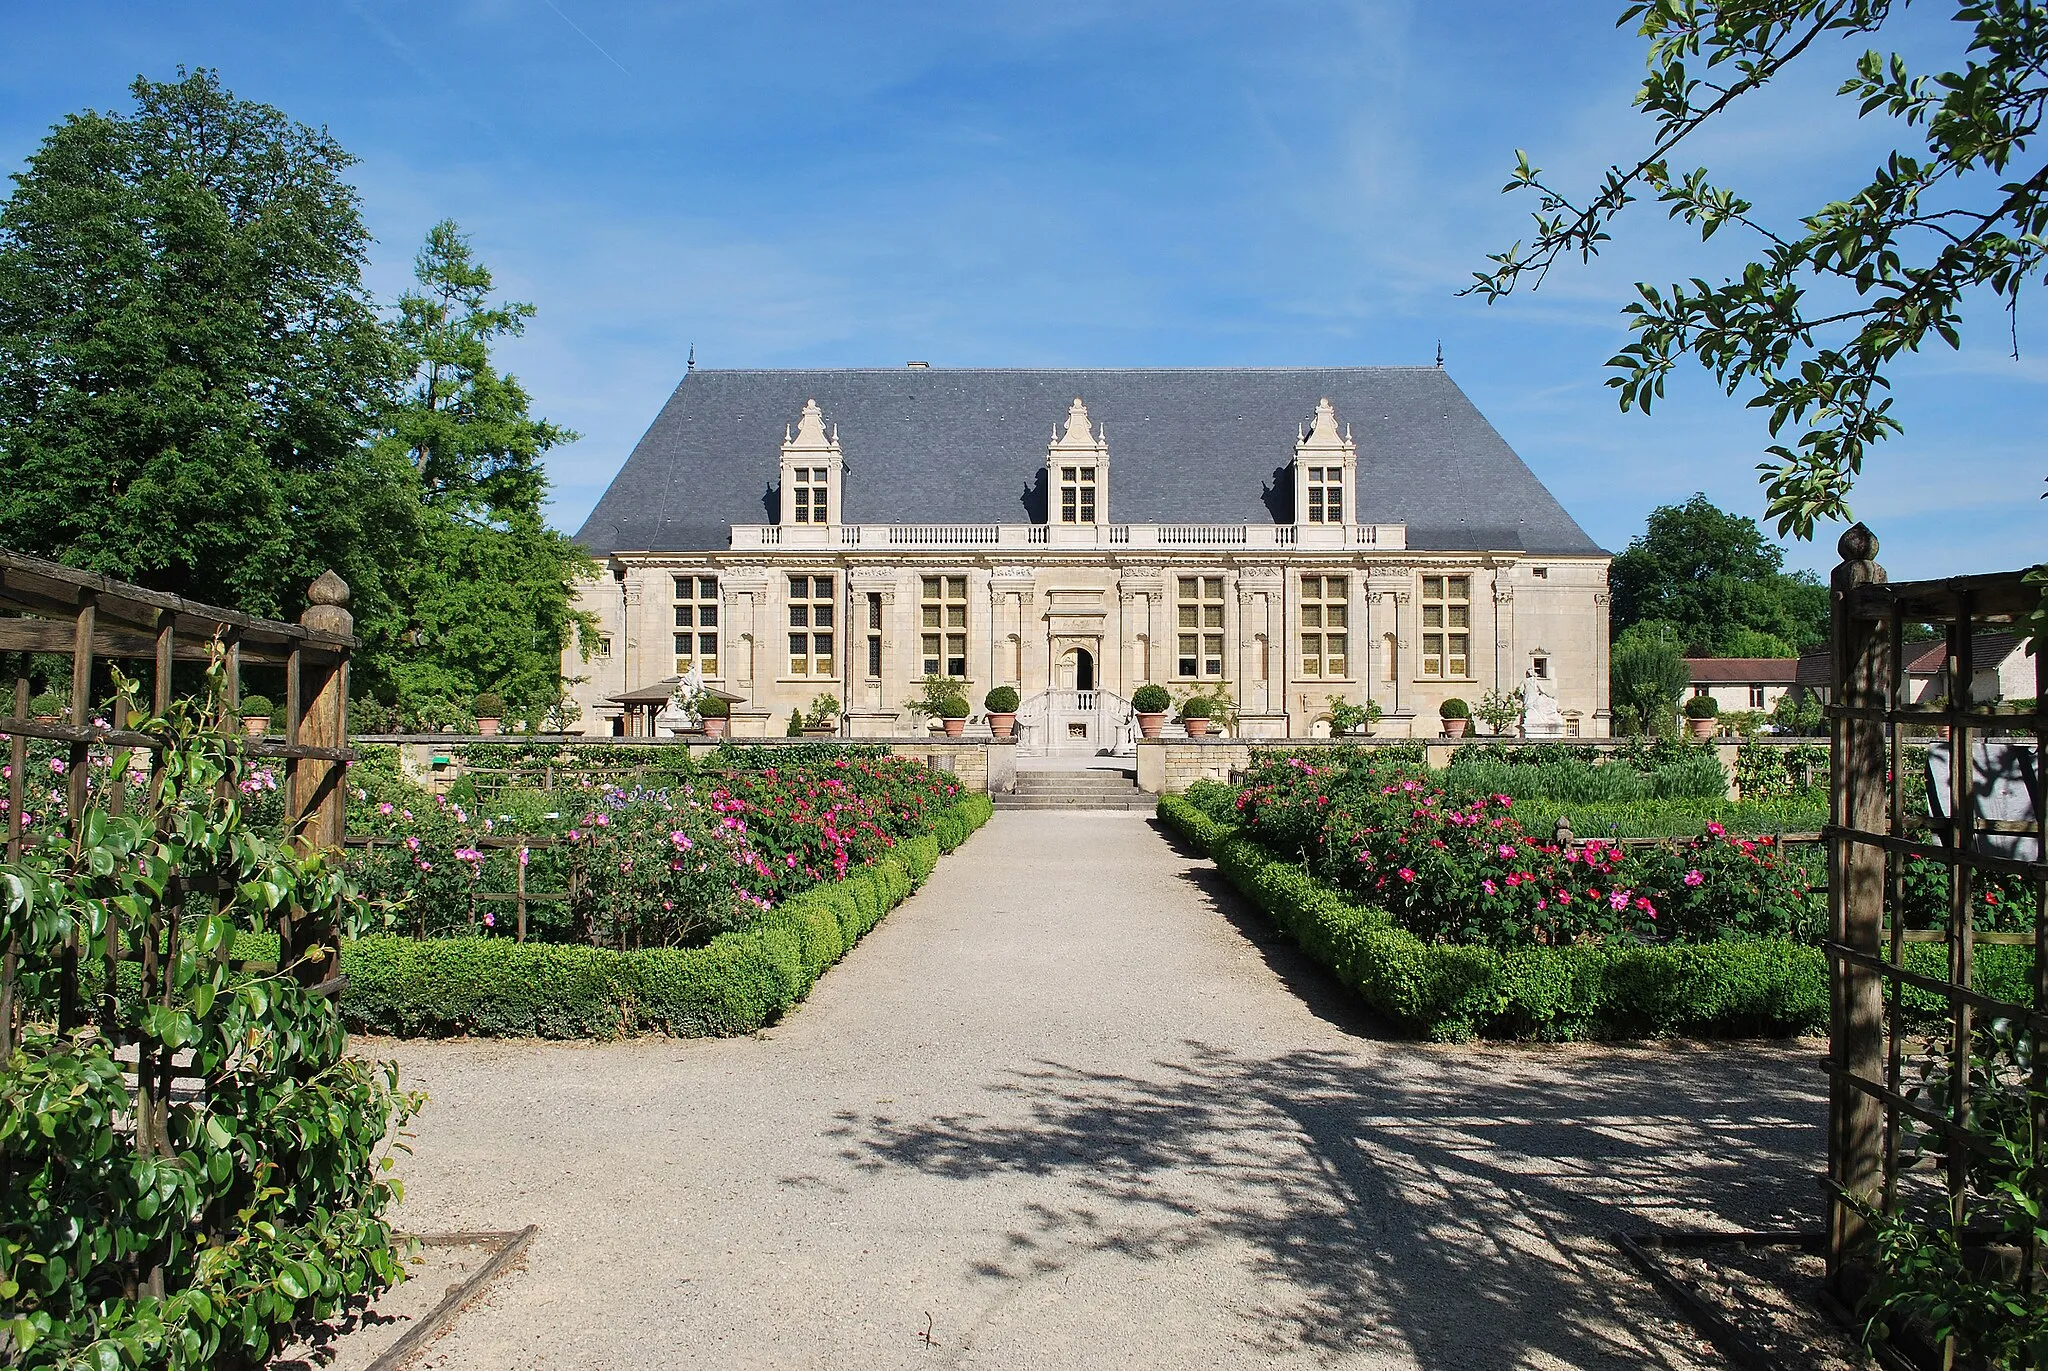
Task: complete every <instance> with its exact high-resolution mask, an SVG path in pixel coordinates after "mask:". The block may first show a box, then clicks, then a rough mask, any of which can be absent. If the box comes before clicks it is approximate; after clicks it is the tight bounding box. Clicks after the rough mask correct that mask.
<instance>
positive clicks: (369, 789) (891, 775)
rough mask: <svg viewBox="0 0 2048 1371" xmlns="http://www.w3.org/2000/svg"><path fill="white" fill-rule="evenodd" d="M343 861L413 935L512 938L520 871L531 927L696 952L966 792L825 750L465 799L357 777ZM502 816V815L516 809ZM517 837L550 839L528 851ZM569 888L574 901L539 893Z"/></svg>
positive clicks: (861, 863) (928, 824) (922, 768)
mask: <svg viewBox="0 0 2048 1371" xmlns="http://www.w3.org/2000/svg"><path fill="white" fill-rule="evenodd" d="M361 779H362V780H363V781H364V782H365V784H363V785H361V786H359V787H358V789H357V791H356V794H355V797H354V798H355V803H354V805H353V806H352V811H351V814H350V820H349V830H350V834H351V836H352V837H358V838H366V839H368V840H369V843H370V845H368V846H363V847H358V848H356V849H354V850H353V851H352V853H351V857H350V865H351V868H352V870H353V871H354V872H355V873H356V875H357V877H358V879H359V880H361V881H362V883H363V884H364V886H365V887H366V888H367V889H369V890H370V891H372V892H373V893H375V894H376V895H378V896H380V897H382V898H384V899H387V900H389V901H391V902H392V903H394V904H396V905H399V906H401V907H402V913H401V915H400V919H399V925H400V926H401V927H404V928H408V929H409V930H410V931H411V932H412V933H413V934H414V936H416V937H433V936H441V935H445V934H449V933H456V932H463V933H472V932H473V933H480V934H487V935H488V934H494V933H496V934H504V933H509V932H510V931H511V929H510V928H509V927H508V926H507V922H508V915H509V907H508V905H507V904H506V903H505V902H504V901H503V900H490V901H486V900H483V899H480V898H479V897H480V896H482V895H486V894H491V895H502V894H503V893H505V892H508V891H512V890H513V889H515V888H516V884H517V881H518V875H519V872H518V866H519V865H520V864H522V863H523V864H524V865H525V867H526V872H525V876H526V881H525V884H526V889H527V890H528V891H529V893H530V895H531V896H532V897H533V898H532V899H531V900H530V903H529V915H528V935H529V936H530V937H533V938H537V939H540V940H545V941H557V942H565V941H576V942H588V943H592V944H595V945H600V946H609V947H616V948H620V949H632V948H645V947H681V946H695V945H699V944H701V943H703V942H706V941H708V940H709V939H710V938H712V937H714V936H716V935H717V934H719V933H721V932H724V931H727V930H729V929H732V928H736V927H739V926H741V925H743V924H745V923H747V922H748V921H749V920H751V919H753V918H755V917H757V916H758V915H759V914H761V913H762V912H764V911H766V910H769V909H772V908H774V907H775V906H776V905H778V904H779V903H781V902H782V901H784V900H786V899H788V898H790V897H791V896H793V895H795V894H797V893H799V892H801V891H804V890H808V889H809V888H811V887H812V886H815V885H818V884H819V883H821V882H827V881H836V880H844V879H845V878H846V876H847V873H848V872H849V871H850V870H853V869H856V868H859V867H865V866H871V865H873V864H874V863H876V862H877V861H879V860H880V859H881V858H882V857H883V855H884V854H886V853H887V852H888V851H889V850H890V849H891V848H893V847H894V846H895V845H896V844H897V843H898V842H900V841H901V840H903V839H905V838H910V837H915V836H917V835H919V834H923V833H926V832H929V831H931V828H932V826H933V824H934V823H935V822H937V819H938V817H939V815H940V814H941V812H943V811H944V810H946V809H947V808H949V807H950V806H951V805H952V804H953V803H954V802H955V801H956V800H957V799H958V798H959V795H960V786H959V784H958V782H956V781H954V780H952V779H951V778H950V777H947V776H944V775H942V774H941V773H939V772H936V771H934V770H932V769H931V768H930V767H928V766H926V765H925V764H924V763H922V762H917V761H912V760H909V759H906V758H898V757H887V756H871V755H861V754H845V755H836V756H831V755H826V756H820V757H818V758H817V759H815V760H805V761H799V762H797V763H796V764H794V765H788V766H765V767H761V768H758V769H747V768H737V769H731V770H712V769H707V770H705V771H702V772H697V773H692V774H688V775H685V774H682V773H675V774H673V776H672V777H671V778H665V783H662V784H657V785H651V786H649V785H634V786H631V787H628V786H624V785H616V784H601V783H597V782H594V781H592V780H590V779H589V778H588V777H585V778H583V779H582V780H580V781H579V782H578V783H577V784H576V785H574V786H572V787H568V788H564V789H561V790H556V791H551V792H547V793H546V794H545V795H540V794H536V793H531V792H527V793H511V794H503V793H501V794H499V795H494V796H492V797H490V799H489V800H488V801H479V800H476V799H474V798H473V797H472V798H470V799H469V800H468V801H467V802H465V801H464V800H460V799H451V798H449V797H448V796H446V795H440V796H436V795H431V794H428V793H427V792H425V791H424V790H421V789H419V788H418V787H415V786H412V785H411V784H410V783H409V782H405V781H404V780H403V779H402V778H401V777H398V776H397V775H396V774H395V772H390V771H385V772H374V773H364V774H362V776H361ZM508 811H509V812H508ZM518 838H534V839H540V840H542V842H543V845H539V846H527V847H520V846H516V845H513V840H515V839H518ZM561 894H566V896H567V898H566V899H548V898H543V897H544V896H548V895H561Z"/></svg>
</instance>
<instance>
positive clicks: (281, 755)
mask: <svg viewBox="0 0 2048 1371" xmlns="http://www.w3.org/2000/svg"><path fill="white" fill-rule="evenodd" d="M309 598H310V600H311V601H312V603H311V606H310V607H309V608H308V609H307V610H306V612H305V613H304V614H303V615H302V616H300V621H299V622H298V623H296V624H287V623H279V622H276V621H274V620H268V619H258V618H253V617H251V616H249V615H246V614H240V613H237V612H236V611H234V610H230V609H221V608H218V607H216V606H212V605H204V604H197V603H194V602H193V601H190V600H186V599H184V598H182V597H180V596H177V595H169V594H165V593H163V592H161V591H153V590H145V589H143V588H142V587H140V586H133V585H128V584H125V583H123V582H120V581H114V580H110V579H108V578H106V577H104V576H96V575H93V574H91V573H89V572H81V571H77V570H74V569H72V568H70V567H66V566H62V565H59V564H58V563H55V562H49V561H44V560H43V559H41V558H38V557H28V556H23V555H21V554H19V553H15V552H9V551H6V550H5V549H0V651H14V652H35V653H55V654H60V655H63V656H68V657H69V658H70V659H71V690H70V698H69V700H68V702H67V714H66V717H63V718H59V719H37V718H34V717H32V716H31V714H30V711H29V701H30V683H29V681H28V680H27V679H26V677H25V676H24V677H23V678H21V679H17V680H16V681H15V683H14V716H13V717H12V718H11V719H5V720H0V732H4V733H5V734H6V735H7V737H8V761H9V763H10V766H9V768H8V781H7V798H8V807H7V829H6V832H7V859H8V861H10V862H15V861H19V860H20V858H21V854H22V848H23V844H24V842H25V836H24V831H23V825H22V812H23V803H24V801H25V799H26V798H27V776H26V769H27V768H26V763H27V760H28V740H29V739H31V738H40V739H44V740H46V741H49V742H54V743H58V744H61V745H63V746H64V747H65V749H66V757H67V764H66V767H65V783H66V786H67V788H68V796H67V798H68V804H67V812H68V814H69V817H70V822H71V824H72V825H73V832H74V838H75V837H76V831H77V826H78V825H81V824H82V823H83V822H84V821H85V815H86V812H87V807H88V800H89V796H88V790H87V785H88V779H89V777H90V774H91V768H90V761H91V756H92V753H93V751H94V750H95V749H140V750H142V751H145V752H147V753H149V754H151V755H152V756H157V755H160V752H161V748H162V743H161V742H160V740H158V739H157V738H155V737H154V736H152V735H150V734H147V733H141V732H137V731H135V730H133V729H131V728H129V726H128V724H129V721H128V719H127V718H126V717H125V710H124V709H123V708H122V707H121V706H119V705H118V704H117V705H116V708H115V712H114V713H113V714H112V715H111V716H110V717H106V718H104V719H101V718H98V717H96V715H95V706H94V700H93V675H94V666H95V664H96V663H98V662H101V661H105V660H115V661H128V662H145V663H148V664H149V674H150V675H151V677H152V678H153V686H154V702H155V708H156V711H157V712H158V713H163V712H164V711H165V710H167V709H168V708H169V706H170V704H171V699H172V671H173V667H174V665H175V664H176V663H179V662H205V661H209V660H210V659H211V657H212V654H213V653H214V651H215V650H216V649H215V646H214V644H215V642H216V641H218V642H219V643H220V644H221V650H223V651H224V652H225V655H226V660H227V668H228V671H227V690H228V699H227V701H226V704H227V706H228V708H227V709H226V710H225V711H224V716H223V718H222V719H221V721H220V726H221V728H222V730H223V731H224V732H229V733H231V735H233V736H235V737H236V738H237V745H238V746H240V747H241V748H243V749H244V750H245V751H246V752H248V753H250V754H252V755H255V756H258V757H266V758H275V759H278V760H280V761H282V762H283V763H284V768H285V779H284V787H283V790H284V801H285V822H286V825H287V827H288V831H289V833H290V835H291V836H292V837H293V838H294V840H295V841H297V842H298V843H300V844H301V845H302V846H303V847H305V848H306V849H308V850H310V849H313V848H339V847H340V846H341V843H342V838H343V827H344V822H345V819H346V815H347V790H346V787H345V785H344V781H345V777H346V773H347V766H348V762H349V760H350V757H351V755H352V754H351V753H350V752H349V749H348V668H349V654H350V651H351V649H352V648H353V647H354V645H355V639H354V638H353V637H352V636H351V632H352V630H353V628H354V620H353V618H352V617H351V616H350V614H349V612H348V608H347V605H348V586H347V585H346V584H345V583H344V582H343V581H342V579H341V578H340V577H339V576H336V575H335V574H334V573H333V572H331V571H330V572H327V573H326V574H324V575H322V576H321V577H320V578H319V579H318V580H317V581H315V582H314V583H313V585H312V588H311V592H310V595H309ZM250 663H260V664H264V665H267V666H275V667H281V668H282V669H283V674H284V682H285V686H284V715H285V732H284V736H283V738H282V739H277V740H273V739H267V738H243V737H240V733H241V730H240V729H239V728H237V727H235V726H234V723H235V721H234V714H235V710H234V707H233V706H234V704H235V702H236V701H237V700H238V699H239V698H240V692H241V670H242V667H243V666H244V665H245V664H250ZM126 785H127V777H126V775H125V774H124V772H123V770H122V769H116V770H115V771H114V772H113V773H111V775H110V777H109V783H108V793H107V795H106V797H105V804H106V805H107V806H108V807H109V808H110V809H112V810H113V811H114V812H115V813H119V812H121V811H122V810H123V809H124V807H125V806H126V804H127V795H126ZM174 893H191V891H190V890H189V889H188V887H186V886H184V885H182V884H181V885H179V886H177V887H175V888H174ZM166 903H167V906H168V907H169V908H172V909H175V907H176V903H177V902H176V900H170V901H167V902H166ZM174 922H175V920H166V927H163V928H157V929H147V930H140V929H131V930H121V931H119V932H118V933H116V932H112V931H110V932H109V934H108V936H107V939H106V945H105V947H104V949H102V950H101V951H102V955H104V957H105V958H106V963H107V965H106V975H107V979H106V984H108V985H109V986H111V985H113V984H114V983H115V982H114V975H115V970H116V965H117V963H118V962H119V961H120V960H122V959H123V958H124V956H125V955H126V954H127V946H128V944H129V942H130V941H131V936H130V935H133V939H132V940H133V942H134V943H135V944H136V945H138V946H139V947H140V949H141V954H142V960H143V963H144V976H145V983H153V982H154V980H155V979H156V978H157V976H156V973H157V969H158V960H159V958H160V957H161V956H162V955H164V954H165V951H166V940H167V939H169V938H173V937H174V936H175V931H174V929H173V928H171V927H170V926H169V925H170V924H171V923H174ZM307 925H308V921H307V920H303V919H295V918H294V917H292V915H291V913H290V912H289V911H287V912H285V913H284V915H283V916H282V917H281V918H280V920H279V927H278V933H279V936H280V939H281V954H282V957H283V959H284V961H285V962H286V963H287V964H291V963H294V962H296V960H297V959H298V958H299V957H300V956H301V955H302V954H303V953H304V951H305V950H306V949H308V948H311V947H316V946H326V947H329V948H332V947H333V946H334V941H335V940H334V939H333V937H332V936H331V934H332V930H330V929H325V928H314V927H309V926H307ZM91 951H92V949H81V948H79V947H77V946H75V945H74V946H71V947H68V948H66V949H65V952H64V957H63V968H62V973H61V980H60V991H59V994H58V1005H57V1019H58V1027H59V1029H60V1031H63V1032H69V1031H71V1030H72V1029H74V1028H76V1027H78V1026H79V1024H80V1022H81V1020H82V1017H83V1010H82V1006H81V1005H80V1003H79V999H78V984H77V982H78V974H77V973H78V959H79V956H80V955H81V953H84V954H85V955H90V954H91ZM19 960H20V958H19V949H18V948H9V949H7V951H6V954H5V962H4V965H0V1053H5V1052H7V1051H9V1050H11V1047H12V1045H13V1042H14V1039H15V1033H16V1031H17V1025H18V1022H19V1016H20V1013H21V1009H22V1006H21V1005H20V1004H19V1003H18V1002H17V997H16V991H17V970H18V964H19ZM337 970H338V968H336V967H335V966H334V965H332V961H331V958H330V961H329V963H328V964H326V965H322V966H301V967H299V968H298V974H299V975H300V976H301V977H302V978H310V979H311V980H312V981H313V982H314V983H316V984H317V983H321V982H333V981H334V980H335V977H336V972H337ZM114 1012H115V1011H114V997H113V996H111V995H110V996H108V997H107V998H106V1003H105V1006H104V1007H103V1009H102V1017H103V1018H105V1019H107V1020H108V1021H107V1022H103V1023H102V1024H101V1025H100V1028H101V1031H102V1032H104V1033H106V1034H107V1035H108V1037H109V1039H110V1041H112V1042H114V1043H115V1044H117V1045H118V1044H120V1043H123V1042H126V1041H129V1040H130V1039H131V1038H132V1036H133V1035H132V1034H131V1033H130V1032H129V1031H128V1029H127V1027H126V1026H124V1025H122V1024H119V1023H116V1022H112V1021H111V1019H112V1016H113V1014H114ZM143 1074H145V1075H146V1073H143ZM166 1084H167V1083H166ZM143 1085H144V1089H145V1092H147V1089H148V1083H147V1081H146V1080H145V1081H144V1083H143ZM145 1125H146V1120H145ZM147 1132H148V1129H147V1127H146V1126H145V1127H144V1128H142V1129H140V1130H138V1145H140V1144H141V1143H142V1142H143V1140H144V1138H143V1135H144V1134H146V1133H147Z"/></svg>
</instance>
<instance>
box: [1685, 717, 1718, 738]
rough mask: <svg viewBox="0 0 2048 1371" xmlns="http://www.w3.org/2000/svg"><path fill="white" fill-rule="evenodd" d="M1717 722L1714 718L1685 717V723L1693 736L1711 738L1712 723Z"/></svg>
mask: <svg viewBox="0 0 2048 1371" xmlns="http://www.w3.org/2000/svg"><path fill="white" fill-rule="evenodd" d="M1717 722H1718V720H1714V719H1687V720H1686V721H1685V725H1686V727H1687V728H1689V729H1691V730H1692V736H1693V737H1695V738H1711V737H1713V736H1714V725H1715V724H1716V723H1717Z"/></svg>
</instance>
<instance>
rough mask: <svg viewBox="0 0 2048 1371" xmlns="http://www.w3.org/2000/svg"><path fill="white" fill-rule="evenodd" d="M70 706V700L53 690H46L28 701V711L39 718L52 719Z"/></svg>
mask: <svg viewBox="0 0 2048 1371" xmlns="http://www.w3.org/2000/svg"><path fill="white" fill-rule="evenodd" d="M70 707H71V701H70V700H69V699H67V698H65V697H64V696H62V695H59V694H58V693H57V692H56V691H54V690H46V691H44V692H43V693H42V694H40V695H38V696H36V697H35V698H34V699H32V700H30V701H29V702H28V712H29V713H31V714H33V715H35V716H36V717H37V718H39V719H54V718H57V717H58V716H59V715H61V714H63V712H64V711H65V710H67V709H69V708H70Z"/></svg>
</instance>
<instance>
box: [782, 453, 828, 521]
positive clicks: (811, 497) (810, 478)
mask: <svg viewBox="0 0 2048 1371" xmlns="http://www.w3.org/2000/svg"><path fill="white" fill-rule="evenodd" d="M789 481H790V496H791V499H792V501H793V504H792V506H791V509H792V518H791V521H792V522H794V523H799V524H823V523H829V522H831V521H830V520H829V519H828V518H827V517H826V515H827V513H828V512H829V510H830V508H831V489H832V481H831V470H830V469H829V468H827V467H791V468H790V470H789Z"/></svg>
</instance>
